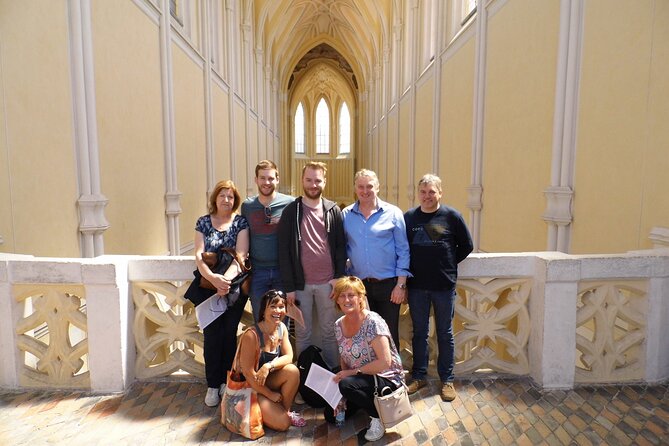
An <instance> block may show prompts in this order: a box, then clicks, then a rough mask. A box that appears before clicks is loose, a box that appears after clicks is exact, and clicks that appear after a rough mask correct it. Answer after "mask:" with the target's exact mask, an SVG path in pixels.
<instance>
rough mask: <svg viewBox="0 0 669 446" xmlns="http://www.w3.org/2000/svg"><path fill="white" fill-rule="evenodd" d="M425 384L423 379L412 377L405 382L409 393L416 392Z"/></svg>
mask: <svg viewBox="0 0 669 446" xmlns="http://www.w3.org/2000/svg"><path fill="white" fill-rule="evenodd" d="M425 386H427V381H426V380H424V379H412V380H410V381H409V383H408V384H407V392H408V393H409V395H411V394H413V393H416V392H418V391H419V390H420V389H422V388H423V387H425Z"/></svg>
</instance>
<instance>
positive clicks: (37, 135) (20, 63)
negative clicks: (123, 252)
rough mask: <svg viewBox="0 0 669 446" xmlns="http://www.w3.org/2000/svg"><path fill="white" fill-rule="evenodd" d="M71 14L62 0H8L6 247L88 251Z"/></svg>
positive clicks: (0, 7)
mask: <svg viewBox="0 0 669 446" xmlns="http://www.w3.org/2000/svg"><path fill="white" fill-rule="evenodd" d="M54 17H62V18H63V19H62V20H56V21H55V20H53V18H54ZM66 17H67V3H66V2H65V1H62V0H61V1H49V2H16V1H11V0H6V1H0V63H1V65H2V84H1V85H0V88H2V89H3V91H2V94H1V95H0V96H2V97H3V98H4V103H3V104H0V107H3V112H2V115H3V117H4V119H5V120H4V121H2V124H1V125H2V126H5V127H6V133H3V136H4V137H5V138H3V139H2V142H0V150H1V151H2V153H0V169H1V170H0V175H1V176H2V177H3V180H1V181H0V183H2V184H3V186H0V214H2V215H3V217H1V218H0V236H2V237H3V238H4V239H5V244H3V245H0V251H4V252H16V253H23V254H33V255H36V256H54V257H59V256H79V255H80V251H79V236H78V231H77V228H78V212H77V204H76V201H77V198H78V192H77V175H76V172H75V168H76V160H75V158H74V140H73V138H74V136H73V122H72V119H73V118H72V105H71V97H72V96H71V95H72V91H71V82H72V80H71V77H70V70H69V66H68V65H69V64H68V61H69V52H70V50H69V37H68V26H67V20H65V18H66ZM4 131H5V129H3V132H4ZM8 172H9V173H10V175H11V179H10V181H11V199H9V198H10V197H9V191H8V183H7V182H6V179H7V178H8V176H6V175H7V173H8ZM10 218H11V220H10ZM54 223H57V224H54ZM39 234H47V236H40V235H39Z"/></svg>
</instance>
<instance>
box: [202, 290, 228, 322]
mask: <svg viewBox="0 0 669 446" xmlns="http://www.w3.org/2000/svg"><path fill="white" fill-rule="evenodd" d="M227 309H228V300H227V298H226V296H219V295H218V294H214V295H213V296H210V297H209V299H207V300H205V301H204V302H202V303H201V304H200V305H198V306H197V307H195V317H196V318H197V323H198V325H199V326H200V329H202V330H204V328H205V327H206V326H207V325H209V324H211V323H212V322H214V321H215V320H216V318H217V317H219V316H220V315H222V314H223V313H225V310H227Z"/></svg>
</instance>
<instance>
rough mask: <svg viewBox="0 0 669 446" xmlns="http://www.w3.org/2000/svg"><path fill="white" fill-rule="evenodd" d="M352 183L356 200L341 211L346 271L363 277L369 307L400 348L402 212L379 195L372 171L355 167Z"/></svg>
mask: <svg viewBox="0 0 669 446" xmlns="http://www.w3.org/2000/svg"><path fill="white" fill-rule="evenodd" d="M354 184H355V194H356V196H357V197H358V200H357V201H356V202H355V203H353V204H352V205H350V206H347V207H346V208H345V209H344V210H343V211H342V214H343V216H344V231H345V232H346V253H347V255H348V258H349V261H350V262H351V263H350V267H349V274H351V275H353V276H357V277H359V278H361V279H362V282H363V283H364V285H365V290H366V292H367V300H368V302H369V308H370V309H371V310H372V311H374V312H376V313H378V314H380V315H381V317H383V319H385V321H386V323H387V324H388V327H389V328H390V334H391V335H392V338H393V341H394V342H395V346H396V347H397V350H398V351H399V350H400V337H399V321H400V305H401V304H402V303H403V302H404V301H405V300H406V298H407V290H406V281H407V277H409V276H410V274H409V242H408V241H407V234H406V227H405V223H404V214H403V213H402V211H401V210H400V209H399V208H398V207H397V206H394V205H392V204H390V203H386V202H385V201H383V200H381V199H380V198H378V196H377V194H378V192H379V179H378V177H377V176H376V173H374V172H373V171H371V170H367V169H362V170H360V171H358V172H357V173H356V174H355V177H354Z"/></svg>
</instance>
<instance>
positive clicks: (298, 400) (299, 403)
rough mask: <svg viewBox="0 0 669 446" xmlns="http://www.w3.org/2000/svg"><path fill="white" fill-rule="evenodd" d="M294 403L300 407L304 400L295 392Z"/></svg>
mask: <svg viewBox="0 0 669 446" xmlns="http://www.w3.org/2000/svg"><path fill="white" fill-rule="evenodd" d="M294 403H295V404H297V405H298V406H301V405H302V404H304V398H302V395H300V392H297V393H296V394H295V401H294Z"/></svg>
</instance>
